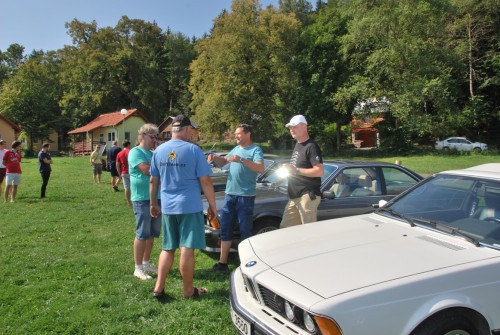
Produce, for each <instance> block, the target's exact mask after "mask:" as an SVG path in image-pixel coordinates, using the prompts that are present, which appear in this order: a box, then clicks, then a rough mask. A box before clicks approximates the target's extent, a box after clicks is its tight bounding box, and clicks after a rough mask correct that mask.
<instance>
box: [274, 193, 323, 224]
mask: <svg viewBox="0 0 500 335" xmlns="http://www.w3.org/2000/svg"><path fill="white" fill-rule="evenodd" d="M320 201H321V197H320V196H316V199H314V200H311V198H310V197H309V194H307V193H306V194H304V195H303V196H301V197H300V198H295V199H290V200H288V203H287V204H286V207H285V211H284V212H283V218H282V219H281V224H280V228H287V227H292V226H297V225H299V224H305V223H311V222H315V221H317V219H318V206H319V202H320Z"/></svg>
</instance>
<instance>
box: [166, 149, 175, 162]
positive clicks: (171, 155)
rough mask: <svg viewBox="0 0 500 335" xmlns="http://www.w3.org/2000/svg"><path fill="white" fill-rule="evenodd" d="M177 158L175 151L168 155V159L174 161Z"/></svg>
mask: <svg viewBox="0 0 500 335" xmlns="http://www.w3.org/2000/svg"><path fill="white" fill-rule="evenodd" d="M176 157H177V154H176V153H175V152H173V151H171V152H170V154H169V155H168V158H169V159H170V160H171V161H173V160H174V159H175V158H176Z"/></svg>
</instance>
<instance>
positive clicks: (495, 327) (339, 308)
mask: <svg viewBox="0 0 500 335" xmlns="http://www.w3.org/2000/svg"><path fill="white" fill-rule="evenodd" d="M239 255H240V260H241V265H240V267H239V268H237V269H236V270H235V271H234V272H233V273H232V274H231V289H230V302H231V316H232V320H233V323H234V326H235V327H236V328H237V329H238V331H239V332H240V333H242V334H322V335H326V334H329V335H331V334H336V335H340V334H344V335H359V334H375V335H391V334H394V335H403V334H411V335H466V334H469V335H486V334H489V335H495V334H496V335H498V334H500V164H484V165H480V166H476V167H473V168H469V169H464V170H455V171H447V172H442V173H438V174H435V175H433V176H431V177H429V178H428V179H426V180H424V181H423V182H421V183H420V184H418V185H417V186H415V187H414V188H412V189H411V190H409V191H408V192H406V193H403V194H402V195H400V196H399V197H397V198H396V199H394V200H393V201H391V202H389V203H388V204H386V205H385V206H383V207H380V208H379V209H378V210H377V211H376V212H375V213H372V214H366V215H360V216H352V217H347V218H342V219H334V220H328V221H321V222H316V223H311V224H307V225H302V226H298V227H293V228H286V229H282V230H276V231H272V232H268V233H265V234H261V235H257V236H254V237H251V238H249V239H247V240H245V241H243V242H242V243H241V244H240V245H239Z"/></svg>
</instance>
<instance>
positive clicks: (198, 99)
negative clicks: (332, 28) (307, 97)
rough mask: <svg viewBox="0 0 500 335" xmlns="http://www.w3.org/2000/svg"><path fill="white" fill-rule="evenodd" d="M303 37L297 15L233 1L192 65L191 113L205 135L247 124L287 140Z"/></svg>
mask: <svg viewBox="0 0 500 335" xmlns="http://www.w3.org/2000/svg"><path fill="white" fill-rule="evenodd" d="M299 31H300V23H299V21H298V20H297V19H296V17H295V15H293V14H283V13H278V12H277V11H276V10H275V9H274V8H273V7H268V8H267V9H266V10H262V9H261V7H260V5H259V3H258V1H257V0H235V1H233V4H232V6H231V13H226V12H223V13H222V14H221V15H220V16H219V17H218V18H217V19H216V20H215V24H214V27H213V29H212V32H211V34H210V36H208V37H206V38H204V39H202V40H199V41H198V43H197V44H196V46H195V49H196V51H197V53H198V58H197V59H196V60H195V61H194V62H193V63H192V65H191V72H192V77H191V81H190V90H191V92H192V94H193V102H192V104H191V107H192V110H193V111H194V112H195V113H196V117H197V120H198V121H199V122H200V124H201V125H202V126H203V129H204V132H207V133H209V134H210V133H211V134H214V135H219V136H220V135H222V133H223V132H224V131H226V130H227V129H230V128H232V127H234V126H235V125H236V124H237V123H241V122H246V123H250V124H252V125H253V126H254V127H255V129H256V132H255V133H256V135H257V136H258V135H259V134H266V135H267V137H268V138H269V137H277V136H280V135H282V134H283V132H284V130H283V122H284V120H285V118H286V117H288V115H289V114H291V113H292V112H291V111H289V110H288V107H289V106H288V105H287V104H288V101H289V100H290V95H291V94H293V92H294V91H295V90H296V87H297V84H298V81H297V79H298V78H297V74H296V72H295V69H294V68H293V57H294V56H295V55H296V52H297V51H296V50H297V49H296V45H297V42H298V36H299ZM215 120H216V121H217V122H215Z"/></svg>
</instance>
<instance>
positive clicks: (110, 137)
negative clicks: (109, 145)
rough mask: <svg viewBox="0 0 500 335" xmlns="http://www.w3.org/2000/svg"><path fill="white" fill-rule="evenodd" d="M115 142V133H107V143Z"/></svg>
mask: <svg viewBox="0 0 500 335" xmlns="http://www.w3.org/2000/svg"><path fill="white" fill-rule="evenodd" d="M114 140H115V132H114V131H113V132H111V133H108V142H112V141H114Z"/></svg>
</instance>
